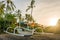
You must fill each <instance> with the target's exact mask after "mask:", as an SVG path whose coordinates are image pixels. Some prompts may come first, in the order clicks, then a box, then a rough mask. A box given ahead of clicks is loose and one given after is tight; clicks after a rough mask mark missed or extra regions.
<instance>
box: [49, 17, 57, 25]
mask: <svg viewBox="0 0 60 40" xmlns="http://www.w3.org/2000/svg"><path fill="white" fill-rule="evenodd" d="M57 21H58V20H57V18H51V19H50V21H49V22H50V23H49V25H51V26H55V25H56V23H57Z"/></svg>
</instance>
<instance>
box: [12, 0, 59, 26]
mask: <svg viewBox="0 0 60 40" xmlns="http://www.w3.org/2000/svg"><path fill="white" fill-rule="evenodd" d="M12 1H13V2H14V4H15V5H16V9H20V10H21V11H22V14H25V13H29V14H30V10H29V11H28V12H26V9H27V6H29V5H30V2H31V0H12ZM33 17H34V19H35V21H36V22H37V23H39V24H43V25H49V22H50V19H52V18H56V19H59V18H60V0H35V7H34V9H33Z"/></svg>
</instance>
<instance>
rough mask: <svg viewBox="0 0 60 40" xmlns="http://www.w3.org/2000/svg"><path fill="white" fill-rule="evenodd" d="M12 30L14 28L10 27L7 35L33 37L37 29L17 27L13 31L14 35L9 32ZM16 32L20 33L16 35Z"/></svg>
mask: <svg viewBox="0 0 60 40" xmlns="http://www.w3.org/2000/svg"><path fill="white" fill-rule="evenodd" d="M10 28H12V27H8V28H7V30H6V31H4V32H6V33H8V34H11V35H16V36H32V35H33V34H34V31H35V29H28V28H24V27H18V26H17V27H15V28H14V30H13V33H11V32H8V30H9V29H10ZM16 30H17V32H18V33H16Z"/></svg>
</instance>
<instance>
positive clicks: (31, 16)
mask: <svg viewBox="0 0 60 40" xmlns="http://www.w3.org/2000/svg"><path fill="white" fill-rule="evenodd" d="M32 13H33V8H31V17H32Z"/></svg>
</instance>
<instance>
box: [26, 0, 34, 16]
mask: <svg viewBox="0 0 60 40" xmlns="http://www.w3.org/2000/svg"><path fill="white" fill-rule="evenodd" d="M34 3H35V0H32V1H31V4H30V6H28V8H27V9H26V12H27V11H28V10H29V9H31V17H32V13H33V8H34V7H35V6H34Z"/></svg>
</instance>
